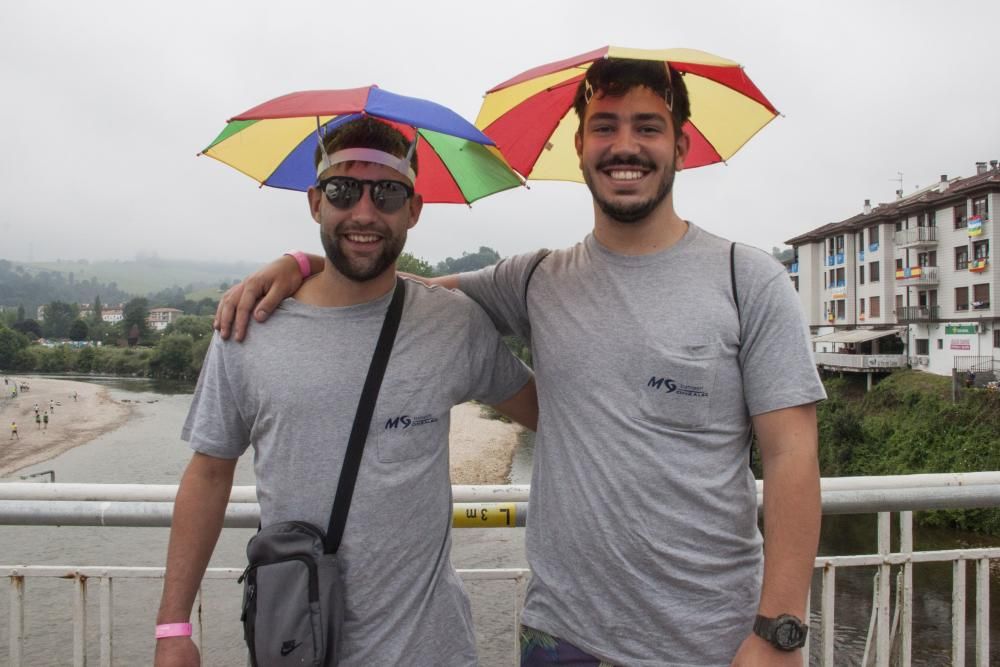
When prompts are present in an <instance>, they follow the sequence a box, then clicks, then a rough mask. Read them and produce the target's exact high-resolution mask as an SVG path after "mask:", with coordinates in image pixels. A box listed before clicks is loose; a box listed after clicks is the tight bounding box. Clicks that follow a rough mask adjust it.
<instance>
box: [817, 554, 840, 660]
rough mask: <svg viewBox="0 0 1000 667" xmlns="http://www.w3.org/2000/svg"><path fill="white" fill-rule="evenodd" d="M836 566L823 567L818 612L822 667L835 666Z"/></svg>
mask: <svg viewBox="0 0 1000 667" xmlns="http://www.w3.org/2000/svg"><path fill="white" fill-rule="evenodd" d="M836 581H837V568H836V567H835V566H833V565H829V564H828V565H826V566H825V567H824V568H823V599H822V601H821V602H820V613H821V614H822V615H823V621H822V622H823V667H836V666H835V665H834V663H833V639H834V637H833V634H834V611H833V610H834V603H835V602H836V599H837V598H836V595H837V587H836V586H837V584H836Z"/></svg>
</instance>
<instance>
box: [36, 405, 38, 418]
mask: <svg viewBox="0 0 1000 667" xmlns="http://www.w3.org/2000/svg"><path fill="white" fill-rule="evenodd" d="M35 416H36V417H37V416H38V403H35Z"/></svg>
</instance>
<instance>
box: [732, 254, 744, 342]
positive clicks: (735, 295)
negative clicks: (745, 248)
mask: <svg viewBox="0 0 1000 667" xmlns="http://www.w3.org/2000/svg"><path fill="white" fill-rule="evenodd" d="M729 281H730V283H732V286H733V301H734V302H735V303H736V319H737V320H739V322H740V330H741V331H742V329H743V317H742V315H741V313H740V295H739V293H738V292H737V291H736V244H735V243H731V244H729Z"/></svg>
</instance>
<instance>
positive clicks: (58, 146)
mask: <svg viewBox="0 0 1000 667" xmlns="http://www.w3.org/2000/svg"><path fill="white" fill-rule="evenodd" d="M0 16H2V18H0V86H2V87H0V100H2V102H0V258H5V259H13V260H17V261H27V260H35V261H39V260H50V259H57V258H62V259H77V258H87V259H113V258H118V259H131V258H133V257H135V256H136V255H138V254H147V255H148V254H156V255H159V256H160V257H165V258H190V259H218V260H226V261H229V260H254V261H256V260H264V259H269V258H271V257H274V256H276V255H278V254H280V253H281V252H282V251H284V250H286V249H288V248H292V247H295V248H302V249H306V250H313V251H317V252H319V251H320V245H319V241H318V230H317V227H316V225H315V224H314V223H313V222H312V220H311V219H310V218H309V217H308V214H307V208H306V200H305V195H304V194H299V193H294V192H288V191H284V190H271V189H268V188H264V189H258V187H257V185H256V184H255V183H254V182H253V181H252V180H250V179H249V178H247V177H245V176H243V175H241V174H239V173H237V172H236V171H234V170H232V169H230V168H229V167H226V166H225V165H222V164H221V163H219V162H216V161H214V160H212V159H210V158H205V157H201V158H198V157H196V153H197V152H198V151H199V150H200V149H201V148H204V147H205V146H206V145H207V144H208V142H210V141H211V140H212V139H213V138H214V137H215V136H216V134H217V133H218V132H219V131H220V130H221V129H222V127H223V126H224V123H225V120H226V119H227V118H229V117H230V116H233V115H235V114H237V113H239V112H241V111H244V110H246V109H248V108H250V107H252V106H254V105H256V104H258V103H260V102H263V101H265V100H268V99H271V98H273V97H276V96H278V95H281V94H284V93H287V92H292V91H296V90H308V89H316V88H350V87H356V86H364V85H368V84H372V83H377V84H379V85H380V86H381V87H383V88H386V89H388V90H391V91H393V92H398V93H402V94H407V95H414V96H419V97H426V98H429V99H432V100H434V101H437V102H440V103H442V104H446V105H448V106H450V107H452V108H453V109H455V110H456V111H458V112H459V113H460V114H462V115H464V116H465V117H466V118H469V119H470V120H474V119H475V116H476V113H477V111H478V109H479V103H480V101H481V97H482V94H483V92H484V91H485V90H487V89H488V88H489V87H491V86H492V85H494V84H496V83H499V82H500V81H503V80H505V79H507V78H509V77H511V76H513V75H515V74H517V73H520V72H521V71H523V70H525V69H528V68H530V67H533V66H536V65H539V64H543V63H547V62H551V61H553V60H559V59H562V58H566V57H569V56H572V55H576V54H578V53H583V52H586V51H590V50H592V49H595V48H598V47H600V46H603V45H606V44H614V45H618V46H629V47H637V48H669V47H690V48H698V49H702V50H705V51H709V52H712V53H716V54H718V55H721V56H725V57H727V58H730V59H732V60H736V61H738V62H740V63H741V64H742V65H744V67H745V68H746V71H747V73H748V74H749V75H750V77H751V78H752V79H753V80H754V81H755V82H756V83H757V85H758V86H759V87H760V88H761V90H762V91H763V92H764V93H765V94H766V95H767V96H768V97H769V98H770V100H771V101H772V102H773V103H774V105H775V106H776V107H777V108H778V109H779V110H780V111H781V112H782V114H783V117H779V118H778V119H776V120H775V121H774V122H772V123H771V124H770V125H768V126H767V127H766V128H764V130H763V131H762V132H761V133H760V134H758V135H757V137H755V138H754V139H753V140H752V141H751V142H750V143H749V144H748V145H747V146H745V147H744V148H743V149H742V150H741V151H740V152H739V153H737V154H736V155H735V156H734V157H733V158H732V159H731V160H730V162H729V164H728V165H714V166H709V167H702V168H699V169H694V170H691V171H686V172H684V173H683V174H681V175H680V176H678V179H677V182H676V185H675V206H676V208H677V211H678V213H680V214H681V215H682V216H684V217H686V218H687V219H689V220H693V221H695V222H697V223H699V224H700V225H701V226H703V227H705V228H707V229H708V230H710V231H712V232H715V233H717V234H720V235H723V236H726V237H729V238H732V239H734V240H738V241H743V242H747V243H751V244H754V245H757V246H760V247H763V248H766V249H770V248H771V246H772V245H779V244H781V243H782V242H783V241H784V240H785V239H788V238H791V237H793V236H795V235H798V234H800V233H802V232H804V231H807V230H809V229H812V228H814V227H817V226H819V225H822V224H824V223H827V222H831V221H835V220H842V219H844V218H846V217H849V216H851V215H853V214H855V213H857V212H859V211H860V210H861V207H862V205H863V202H864V200H865V199H866V198H869V199H871V200H872V201H873V203H876V202H879V201H889V200H891V199H893V198H894V194H893V193H894V191H895V190H896V188H898V187H899V183H898V181H894V180H893V179H898V174H897V172H902V174H903V188H904V190H906V191H908V192H909V191H912V190H913V189H914V188H916V187H918V186H925V185H928V184H930V183H932V182H934V181H936V180H938V178H939V175H940V174H948V175H949V176H963V175H964V176H968V175H971V174H973V173H974V171H975V163H976V162H977V161H982V160H990V159H1000V79H998V77H997V66H996V64H997V62H998V55H997V53H998V47H997V44H998V38H1000V2H995V1H993V0H983V1H982V2H973V1H971V0H952V1H950V2H944V1H943V0H939V1H937V2H924V1H919V0H917V1H910V2H896V1H879V2H872V1H867V2H854V1H841V2H836V3H833V2H826V3H818V2H809V1H804V0H799V1H794V2H793V1H789V2H767V3H764V2H747V1H734V2H686V3H676V2H666V1H664V0H659V1H655V2H638V1H632V2H630V1H628V0H617V1H614V2H612V1H610V0H603V1H601V2H594V1H591V0H586V1H577V2H549V1H541V0H535V1H533V2H518V1H515V0H507V1H506V2H495V3H486V2H448V3H445V2H441V3H430V2H415V1H412V0H411V1H409V2H377V1H375V0H373V1H370V2H337V1H335V0H329V1H327V2H282V3H278V2H260V1H256V0H252V1H248V0H241V1H240V2H216V1H214V0H213V1H209V0H202V1H200V2H187V1H182V0H179V1H175V2H169V3H166V2H161V3H147V2H139V1H122V2H111V1H108V0H92V1H89V2H50V1H36V0H33V1H31V2H27V1H22V2H8V3H4V7H3V11H2V15H0ZM592 216H593V213H592V206H591V199H590V196H589V193H588V192H587V191H586V189H585V187H584V186H583V185H577V184H570V183H536V184H534V185H533V186H532V188H531V189H530V190H524V189H520V188H519V189H516V190H514V191H509V192H505V193H502V194H499V195H496V196H493V197H490V198H487V199H485V200H481V201H480V202H477V203H476V204H475V205H474V206H473V207H472V208H471V209H469V208H467V207H465V206H459V205H433V206H428V207H426V208H425V209H424V214H423V216H422V219H421V221H420V224H419V225H418V226H417V227H416V228H415V229H414V230H413V232H412V233H411V234H410V239H409V242H408V250H410V251H411V252H413V253H414V254H416V255H418V256H421V257H424V258H426V259H428V260H431V261H432V262H436V261H439V260H441V259H444V258H445V257H447V256H456V255H459V254H461V252H462V251H471V250H475V249H477V248H478V247H479V246H480V245H487V246H491V247H493V248H496V249H497V250H498V251H499V252H500V253H501V254H502V255H509V254H512V253H515V252H521V251H527V250H530V249H533V248H536V247H539V246H547V247H553V248H554V247H562V246H566V245H571V244H573V243H575V242H576V241H579V240H580V239H581V238H583V236H584V235H585V234H586V233H587V232H588V231H589V230H590V228H591V226H592Z"/></svg>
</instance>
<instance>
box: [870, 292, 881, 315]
mask: <svg viewBox="0 0 1000 667" xmlns="http://www.w3.org/2000/svg"><path fill="white" fill-rule="evenodd" d="M868 311H869V312H868V314H869V315H871V316H872V317H882V309H881V307H880V305H879V297H877V296H873V297H872V298H870V299H868Z"/></svg>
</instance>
